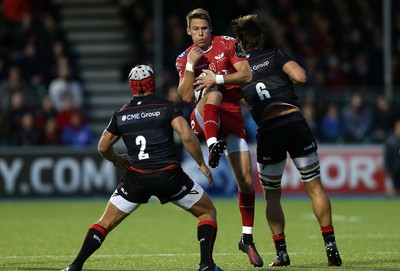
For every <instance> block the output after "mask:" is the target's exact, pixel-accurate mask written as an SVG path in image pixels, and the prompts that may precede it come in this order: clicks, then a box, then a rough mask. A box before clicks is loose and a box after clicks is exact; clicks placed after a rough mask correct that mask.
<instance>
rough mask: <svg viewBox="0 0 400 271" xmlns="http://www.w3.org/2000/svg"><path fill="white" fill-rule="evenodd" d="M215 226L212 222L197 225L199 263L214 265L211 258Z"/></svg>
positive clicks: (215, 232)
mask: <svg viewBox="0 0 400 271" xmlns="http://www.w3.org/2000/svg"><path fill="white" fill-rule="evenodd" d="M216 236H217V224H216V223H215V222H213V221H202V222H199V223H198V224H197V240H198V241H199V244H200V261H201V263H203V264H206V265H214V260H213V258H212V255H213V250H214V243H215V238H216Z"/></svg>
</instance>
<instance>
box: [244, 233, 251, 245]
mask: <svg viewBox="0 0 400 271" xmlns="http://www.w3.org/2000/svg"><path fill="white" fill-rule="evenodd" d="M242 240H243V243H245V244H251V243H253V235H252V234H247V233H243V234H242Z"/></svg>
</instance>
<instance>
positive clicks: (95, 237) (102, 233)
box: [72, 224, 107, 268]
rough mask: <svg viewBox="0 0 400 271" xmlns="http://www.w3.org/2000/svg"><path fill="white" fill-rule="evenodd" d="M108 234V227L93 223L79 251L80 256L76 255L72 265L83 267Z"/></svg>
mask: <svg viewBox="0 0 400 271" xmlns="http://www.w3.org/2000/svg"><path fill="white" fill-rule="evenodd" d="M106 235H107V231H106V229H104V228H103V227H101V226H99V225H97V224H93V225H92V226H91V227H90V228H89V230H88V232H87V234H86V237H85V240H84V241H83V244H82V247H81V250H80V251H79V253H78V256H76V258H75V260H74V262H73V263H72V265H74V266H76V267H80V268H82V266H83V264H84V263H85V261H86V260H87V258H89V256H90V255H92V254H93V252H95V251H96V250H97V249H98V248H99V247H100V246H101V244H102V243H103V241H104V239H105V238H106Z"/></svg>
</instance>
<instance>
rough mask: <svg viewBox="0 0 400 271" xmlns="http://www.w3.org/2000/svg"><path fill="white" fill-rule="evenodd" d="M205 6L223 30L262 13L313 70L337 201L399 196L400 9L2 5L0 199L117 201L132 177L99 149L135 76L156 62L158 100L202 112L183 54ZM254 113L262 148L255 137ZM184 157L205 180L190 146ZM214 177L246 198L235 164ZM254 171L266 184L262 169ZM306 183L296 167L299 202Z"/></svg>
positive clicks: (317, 124)
mask: <svg viewBox="0 0 400 271" xmlns="http://www.w3.org/2000/svg"><path fill="white" fill-rule="evenodd" d="M196 7H203V8H205V9H207V10H208V11H209V12H210V15H211V18H212V20H213V22H212V23H213V33H214V34H216V35H221V34H226V35H232V32H231V30H230V21H231V20H232V19H233V18H236V17H237V16H239V15H245V14H249V13H257V14H259V16H261V18H262V19H263V20H264V21H265V23H266V24H267V25H268V31H269V35H270V36H269V37H270V39H271V44H272V43H273V44H276V45H278V46H279V47H281V48H283V49H284V50H285V51H287V52H288V53H290V54H291V55H292V56H293V57H294V59H295V60H297V61H298V62H299V63H301V65H302V66H303V67H304V68H305V69H306V71H307V75H308V82H307V84H306V85H304V86H302V87H300V88H297V93H298V95H299V96H300V101H301V103H302V105H303V110H304V114H305V115H306V117H307V120H308V122H309V124H310V126H311V127H312V129H313V130H314V132H315V134H316V135H317V138H318V141H319V144H320V155H321V167H322V174H323V180H324V183H325V187H326V188H327V190H328V191H329V193H330V194H332V195H368V196H371V195H373V196H382V195H386V194H387V193H388V191H389V190H390V187H391V182H390V178H389V177H388V175H387V174H386V172H385V169H384V166H383V164H384V161H383V160H384V159H383V146H384V144H385V141H386V139H387V138H388V137H389V136H390V135H391V133H392V130H393V125H394V122H395V120H396V119H397V118H399V116H400V115H399V112H400V111H399V108H400V76H399V75H400V1H395V0H394V1H390V0H368V1H365V0H325V1H323V0H303V1H295V0H280V1H267V0H249V1H246V0H229V1H228V0H220V1H200V0H192V1H180V0H179V1H172V0H168V1H162V0H152V1H143V0H2V1H1V7H0V197H1V198H8V199H10V198H27V197H41V196H46V197H60V196H64V197H69V196H77V195H80V196H88V195H90V196H96V195H98V196H104V195H109V194H110V193H111V192H112V191H113V189H114V187H115V185H116V183H117V182H118V179H119V176H120V174H121V173H120V172H117V171H116V170H115V169H114V168H113V166H112V165H111V164H110V163H108V162H106V161H103V160H102V159H101V157H100V156H99V155H98V154H97V150H96V147H97V145H96V144H97V141H98V139H99V136H100V135H101V132H102V130H103V129H104V128H105V126H106V125H107V123H108V121H109V118H110V116H111V114H112V113H113V112H114V111H115V110H117V109H118V108H120V107H121V106H122V104H124V103H125V102H126V101H127V100H128V99H129V98H130V91H129V88H128V84H127V74H128V72H129V70H130V68H131V67H132V66H133V65H135V64H141V63H144V64H151V65H153V66H154V67H155V69H156V73H157V85H158V94H160V95H162V96H165V97H168V98H170V99H172V100H174V101H176V102H177V103H178V104H180V105H181V106H182V109H183V111H184V112H185V114H186V116H188V114H189V112H190V110H191V107H192V105H190V104H183V103H182V101H181V100H180V99H179V97H178V95H177V83H178V75H177V72H176V70H175V58H176V57H177V56H178V55H179V54H180V53H181V52H182V51H183V50H184V49H185V48H187V47H188V46H189V45H190V44H191V40H190V38H189V37H188V36H187V35H186V32H185V27H186V22H185V16H186V14H187V13H188V11H189V10H191V9H193V8H196ZM244 116H245V119H246V128H247V132H248V135H249V141H250V142H251V143H252V145H251V148H252V150H253V151H254V148H255V146H254V140H255V130H256V129H255V126H254V123H253V122H252V120H251V119H250V116H249V115H248V114H247V113H246V111H245V110H244ZM328 116H329V117H330V118H328ZM329 119H334V121H333V122H328V121H327V120H329ZM329 123H334V124H332V125H329ZM204 152H205V150H204ZM205 154H206V153H205ZM253 156H254V155H253ZM182 161H183V165H184V168H185V169H187V170H189V171H188V172H190V173H193V178H194V179H195V180H197V181H198V182H200V183H202V184H205V180H204V179H202V177H201V176H200V175H198V174H197V171H196V169H195V165H193V163H191V162H190V160H188V157H187V155H186V153H185V152H183V151H182ZM253 165H255V163H253ZM192 169H193V170H192ZM196 174H197V175H196ZM214 175H215V177H216V182H215V186H214V187H213V188H212V189H209V192H210V193H211V194H213V195H218V196H227V197H231V196H235V195H236V186H235V183H234V181H233V176H232V174H231V173H230V171H229V169H228V167H227V166H226V161H225V160H223V161H222V165H221V166H220V168H219V169H218V170H215V171H214ZM254 176H255V182H256V184H257V185H258V182H257V176H256V169H255V168H254ZM298 178H299V177H298V175H297V174H296V173H295V170H294V168H293V165H291V164H288V166H287V169H286V174H285V179H284V189H285V190H286V192H287V194H293V195H298V194H303V190H302V187H301V183H300V182H299V181H298ZM257 189H258V192H259V193H261V189H260V187H259V186H258V188H257Z"/></svg>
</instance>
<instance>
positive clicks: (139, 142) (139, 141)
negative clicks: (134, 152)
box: [136, 135, 149, 160]
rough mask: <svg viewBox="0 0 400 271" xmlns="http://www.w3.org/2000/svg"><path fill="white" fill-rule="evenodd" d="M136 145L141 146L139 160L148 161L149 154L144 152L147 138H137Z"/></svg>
mask: <svg viewBox="0 0 400 271" xmlns="http://www.w3.org/2000/svg"><path fill="white" fill-rule="evenodd" d="M136 145H140V151H139V154H138V159H139V160H143V159H148V158H149V154H148V153H146V152H144V150H145V149H146V138H145V137H144V136H141V135H140V136H138V137H136Z"/></svg>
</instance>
